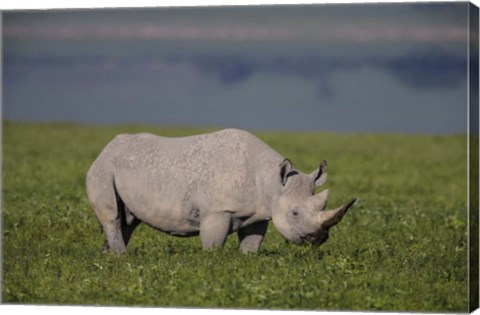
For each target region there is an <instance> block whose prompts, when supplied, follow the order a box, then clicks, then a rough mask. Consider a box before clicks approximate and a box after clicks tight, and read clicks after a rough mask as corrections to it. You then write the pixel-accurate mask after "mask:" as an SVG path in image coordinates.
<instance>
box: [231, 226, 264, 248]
mask: <svg viewBox="0 0 480 315" xmlns="http://www.w3.org/2000/svg"><path fill="white" fill-rule="evenodd" d="M267 228H268V221H260V222H256V223H254V224H251V225H249V226H246V227H244V228H241V229H240V230H238V240H239V241H240V250H241V251H242V252H243V253H245V254H247V253H256V252H258V249H259V248H260V245H261V244H262V241H263V237H264V236H265V233H266V232H267Z"/></svg>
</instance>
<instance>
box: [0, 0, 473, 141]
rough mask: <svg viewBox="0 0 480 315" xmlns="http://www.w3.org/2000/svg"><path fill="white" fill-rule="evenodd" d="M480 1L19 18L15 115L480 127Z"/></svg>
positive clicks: (9, 18) (257, 126) (10, 93)
mask: <svg viewBox="0 0 480 315" xmlns="http://www.w3.org/2000/svg"><path fill="white" fill-rule="evenodd" d="M467 34H468V3H467V2H463V3H462V2H461V3H402V4H392V3H390V4H361V5H360V4H323V5H322V4H320V5H294V6H250V7H203V8H202V7H197V8H156V9H155V8H149V9H116V10H114V9H94V10H70V11H67V10H55V11H24V12H20V11H15V12H6V13H5V12H4V14H3V71H4V77H3V79H4V99H3V119H4V120H10V121H41V122H51V121H68V122H79V123H87V124H117V123H135V124H156V125H168V126H187V125H194V126H215V127H237V128H244V129H253V130H286V131H314V130H315V131H331V132H387V133H427V134H452V133H466V131H467V90H468V88H467V59H468V46H467V45H468V40H467Z"/></svg>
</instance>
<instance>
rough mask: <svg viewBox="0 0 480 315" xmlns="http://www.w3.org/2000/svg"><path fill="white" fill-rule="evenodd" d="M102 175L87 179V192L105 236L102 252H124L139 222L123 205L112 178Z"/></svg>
mask: <svg viewBox="0 0 480 315" xmlns="http://www.w3.org/2000/svg"><path fill="white" fill-rule="evenodd" d="M104 178H105V177H104V176H97V177H96V176H91V177H90V178H89V179H88V180H87V193H88V198H89V200H90V204H91V205H92V208H93V210H94V211H95V214H96V215H97V218H98V220H99V221H100V224H101V225H102V228H103V231H104V233H105V236H106V238H107V240H106V242H105V244H104V246H103V252H109V251H111V250H113V251H115V252H119V253H122V252H125V251H126V247H127V244H128V241H129V240H130V237H131V235H132V233H133V231H134V229H135V228H136V227H137V226H138V225H139V224H140V223H141V221H140V220H139V219H138V218H136V217H135V216H134V215H133V213H131V211H130V210H129V209H128V208H127V207H126V206H125V204H124V203H123V201H122V200H121V198H120V197H119V195H118V193H117V192H116V189H115V184H114V182H113V181H112V180H105V181H103V179H104Z"/></svg>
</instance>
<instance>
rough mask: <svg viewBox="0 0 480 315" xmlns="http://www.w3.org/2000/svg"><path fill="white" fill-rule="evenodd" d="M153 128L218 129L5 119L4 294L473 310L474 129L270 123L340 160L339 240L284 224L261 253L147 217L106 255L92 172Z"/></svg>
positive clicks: (311, 160)
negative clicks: (100, 159) (121, 251)
mask: <svg viewBox="0 0 480 315" xmlns="http://www.w3.org/2000/svg"><path fill="white" fill-rule="evenodd" d="M210 130H211V129H210ZM140 131H148V132H153V133H156V134H162V135H170V136H180V135H188V134H195V133H199V132H203V131H206V129H188V128H177V129H173V128H156V127H152V126H130V125H129V126H110V127H100V126H95V127H93V126H81V125H74V124H26V123H25V124H20V123H11V122H6V123H4V124H3V166H2V167H3V169H2V171H3V178H2V179H3V204H2V214H3V217H2V220H3V229H2V231H3V247H2V255H3V266H2V301H3V303H21V304H30V303H35V304H73V305H75V304H84V305H85V304H86V305H137V306H138V305H142V306H175V307H179V306H184V307H210V308H213V307H221V308H262V309H263V308H272V309H316V310H387V311H455V312H466V310H467V204H466V200H467V195H466V194H467V176H466V175H467V169H466V167H467V166H466V159H467V156H466V137H465V136H404V135H370V134H333V133H274V132H271V133H258V134H257V135H258V136H259V137H260V138H262V139H263V140H264V141H266V142H267V143H268V144H269V145H271V146H272V147H273V148H275V149H276V150H277V151H279V152H280V153H281V154H282V155H284V156H286V157H288V158H290V159H291V160H292V161H293V162H294V164H295V166H296V167H297V168H298V169H300V170H302V171H304V172H310V171H312V170H314V169H315V168H316V167H317V166H318V163H319V162H320V161H321V160H322V159H326V160H328V162H329V180H328V182H327V184H326V185H325V187H328V188H330V197H331V199H330V202H329V204H330V205H331V206H332V207H334V206H339V205H340V204H343V203H344V202H346V201H347V200H348V199H349V198H350V197H357V198H358V199H359V200H358V201H357V203H356V204H355V205H354V207H353V208H352V209H351V210H350V211H349V213H348V214H347V216H346V217H345V218H344V219H343V221H342V222H341V224H339V225H338V226H336V227H335V228H334V229H332V231H331V233H330V239H329V240H328V242H326V243H325V244H323V245H322V246H321V247H319V248H310V247H299V246H296V245H291V244H286V243H285V241H284V239H283V237H282V236H281V235H280V234H279V232H278V231H277V230H276V229H275V227H274V226H273V225H272V224H271V226H270V227H269V230H268V232H267V235H266V237H265V240H264V243H263V245H262V248H261V249H260V252H259V253H258V254H257V255H243V254H241V253H240V251H239V250H238V240H237V238H236V235H231V236H230V237H229V239H228V241H227V244H226V246H225V248H224V250H223V251H217V252H215V251H213V252H212V251H207V252H205V251H202V250H201V245H200V240H199V238H198V237H194V238H188V239H185V238H175V237H172V236H168V235H166V234H163V233H160V232H158V231H155V230H153V229H151V228H149V227H148V226H145V225H141V226H140V227H139V228H138V229H137V230H136V231H135V233H134V234H133V237H132V240H131V242H130V244H129V252H128V254H126V255H115V254H102V251H101V248H102V245H103V242H104V236H103V234H102V232H101V230H100V227H99V223H98V222H97V219H96V217H95V215H94V213H93V211H92V210H91V209H90V207H89V204H88V202H87V199H86V193H85V188H84V186H85V185H84V183H85V174H86V171H87V170H88V168H89V166H90V164H91V163H92V162H93V160H94V159H95V158H96V157H97V155H98V154H99V152H100V151H101V150H102V148H103V147H104V146H105V145H106V144H107V143H108V142H109V141H110V140H111V139H112V138H113V136H114V135H115V134H118V133H122V132H132V133H133V132H140ZM325 187H322V189H324V188H325Z"/></svg>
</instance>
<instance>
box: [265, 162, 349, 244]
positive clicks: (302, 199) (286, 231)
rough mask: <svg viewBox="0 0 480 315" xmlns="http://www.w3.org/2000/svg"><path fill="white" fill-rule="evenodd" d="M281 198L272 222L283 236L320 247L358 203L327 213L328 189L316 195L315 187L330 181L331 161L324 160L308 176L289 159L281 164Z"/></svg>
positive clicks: (295, 241)
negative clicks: (328, 166) (331, 231)
mask: <svg viewBox="0 0 480 315" xmlns="http://www.w3.org/2000/svg"><path fill="white" fill-rule="evenodd" d="M279 173H280V176H279V178H278V180H279V181H280V185H279V191H278V195H277V196H278V198H276V199H275V201H274V204H273V209H272V210H273V211H272V221H273V224H274V225H275V227H276V228H277V229H278V230H279V231H280V233H282V234H283V236H284V237H285V238H286V239H287V240H289V241H291V242H293V243H295V244H299V245H301V244H305V243H311V244H313V245H320V244H322V243H324V242H325V241H326V240H327V239H328V232H329V230H330V228H331V227H332V226H334V225H336V224H338V223H339V222H340V220H341V219H342V218H343V216H344V215H345V213H346V212H347V210H348V209H349V208H350V207H351V206H352V205H353V204H354V203H355V201H356V199H355V198H353V199H351V200H350V201H349V202H348V203H347V204H345V205H344V206H342V207H339V208H337V209H334V210H325V209H326V207H327V200H328V189H326V190H324V191H322V192H321V193H318V194H315V187H316V186H320V185H322V184H323V183H324V182H325V181H326V179H327V162H326V161H322V162H321V163H320V166H319V167H318V169H317V170H315V171H314V172H313V173H311V174H309V175H307V174H304V173H301V172H299V171H297V170H295V169H294V168H293V165H292V163H291V162H290V161H289V160H288V159H285V160H284V161H283V162H282V163H281V164H280V170H279Z"/></svg>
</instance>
